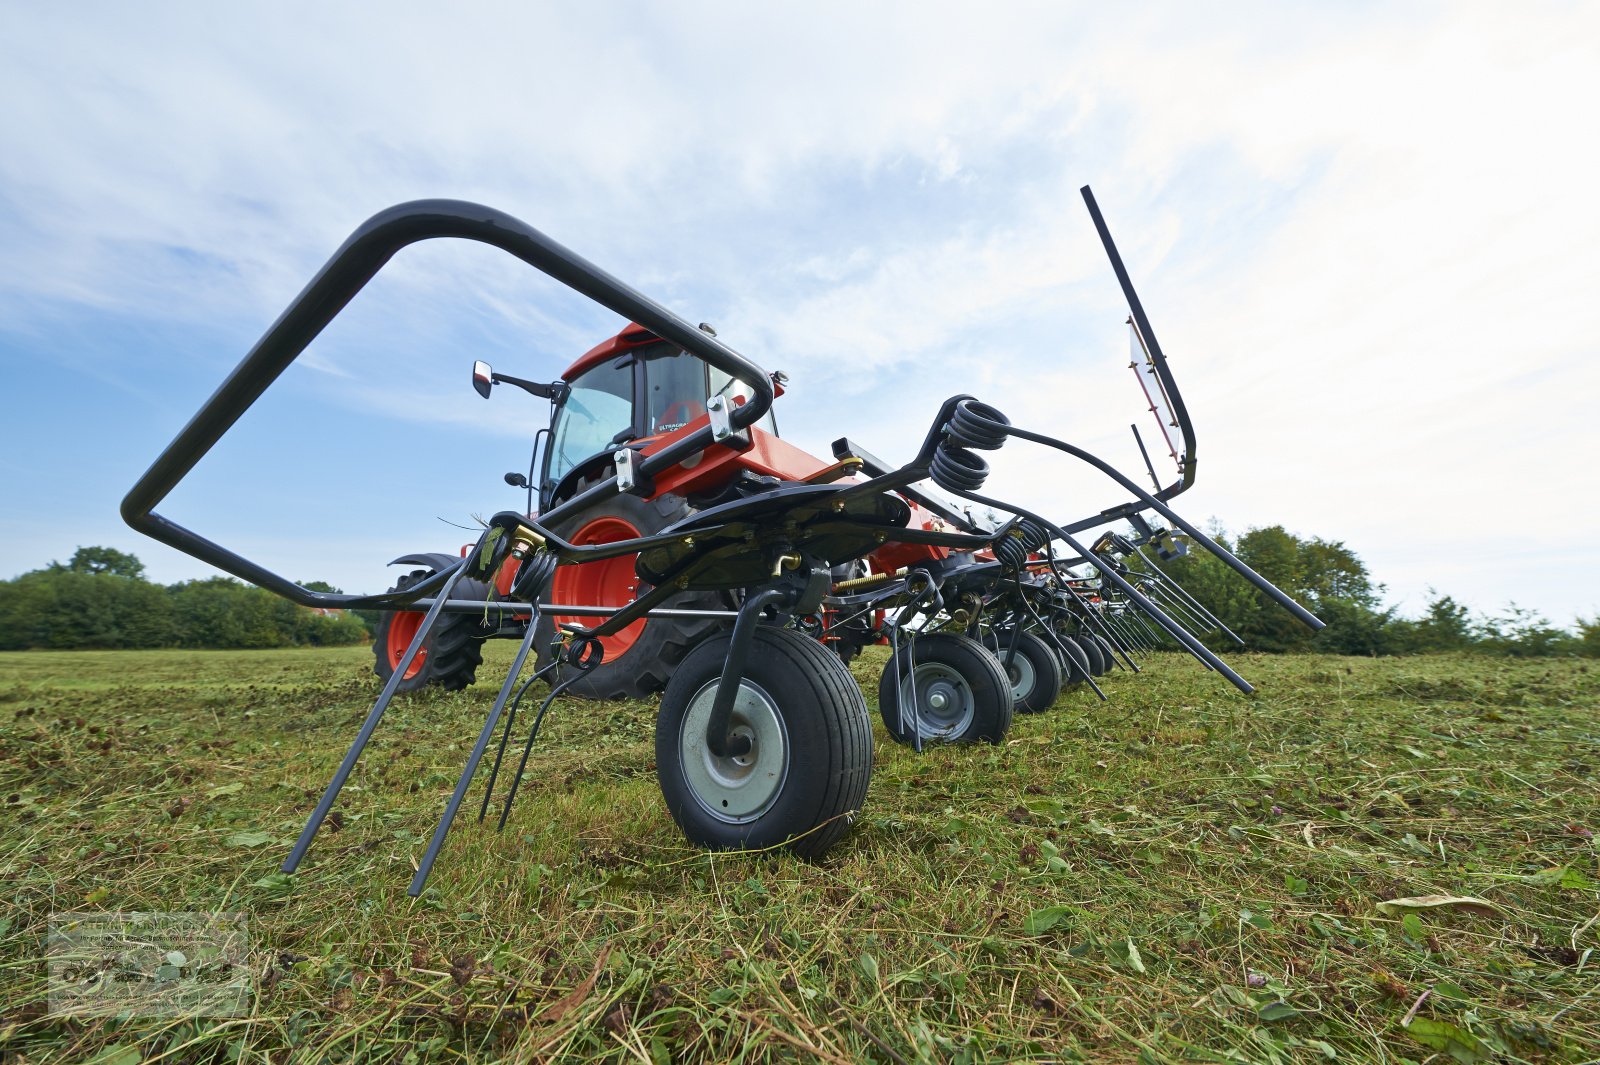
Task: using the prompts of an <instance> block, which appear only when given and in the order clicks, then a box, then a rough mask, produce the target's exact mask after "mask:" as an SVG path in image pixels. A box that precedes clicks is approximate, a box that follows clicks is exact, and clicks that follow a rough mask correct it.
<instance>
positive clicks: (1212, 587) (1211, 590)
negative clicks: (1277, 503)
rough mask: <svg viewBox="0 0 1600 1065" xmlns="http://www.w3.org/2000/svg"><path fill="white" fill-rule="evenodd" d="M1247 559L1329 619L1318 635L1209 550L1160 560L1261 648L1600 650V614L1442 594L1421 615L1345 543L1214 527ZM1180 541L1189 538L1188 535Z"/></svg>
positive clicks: (1274, 529) (1524, 653)
mask: <svg viewBox="0 0 1600 1065" xmlns="http://www.w3.org/2000/svg"><path fill="white" fill-rule="evenodd" d="M1211 535H1212V537H1213V539H1216V540H1217V541H1218V542H1219V543H1221V544H1222V545H1223V546H1224V547H1226V548H1228V550H1230V551H1232V552H1233V553H1234V554H1235V555H1237V556H1238V557H1239V560H1240V561H1241V562H1243V563H1245V565H1247V566H1249V567H1250V568H1251V569H1253V570H1255V571H1256V572H1257V573H1259V574H1261V575H1262V576H1263V577H1265V578H1267V580H1269V581H1271V582H1272V583H1273V584H1276V585H1277V586H1278V587H1279V588H1282V589H1283V590H1284V591H1286V592H1288V593H1289V594H1290V595H1292V596H1294V597H1295V598H1296V599H1298V600H1299V601H1300V602H1302V603H1304V604H1305V605H1306V607H1307V608H1309V609H1310V610H1311V612H1312V613H1314V614H1316V615H1317V616H1318V617H1319V618H1321V619H1322V620H1323V621H1325V622H1327V628H1325V629H1323V630H1322V631H1320V632H1317V633H1313V632H1311V631H1310V630H1309V629H1307V628H1306V627H1305V626H1304V625H1301V624H1300V623H1299V622H1298V621H1296V620H1295V619H1294V618H1292V617H1290V616H1289V614H1288V613H1287V612H1286V611H1285V610H1283V608H1281V607H1279V606H1278V605H1277V604H1276V603H1274V602H1273V601H1272V600H1270V599H1268V598H1267V596H1266V595H1265V594H1263V593H1262V592H1260V591H1257V590H1256V588H1255V587H1254V586H1253V585H1251V584H1249V583H1247V582H1246V581H1244V580H1241V579H1240V578H1239V576H1238V575H1237V574H1235V573H1234V572H1233V571H1232V570H1231V569H1229V568H1228V567H1227V565H1226V564H1224V563H1223V562H1221V561H1219V560H1218V559H1217V558H1215V557H1214V556H1212V555H1211V554H1209V553H1208V552H1205V551H1199V550H1196V551H1190V552H1189V553H1188V554H1187V555H1185V556H1183V557H1182V558H1179V559H1175V560H1173V561H1170V562H1160V561H1158V560H1152V561H1153V562H1154V564H1155V565H1156V566H1158V567H1159V568H1160V569H1161V570H1162V571H1163V572H1164V573H1166V574H1167V575H1168V576H1170V577H1172V578H1173V579H1175V580H1176V581H1177V582H1178V583H1179V584H1181V585H1183V587H1184V589H1185V590H1187V591H1188V592H1189V593H1190V594H1191V595H1193V596H1194V597H1195V598H1196V599H1198V600H1200V602H1202V603H1204V604H1205V605H1206V606H1207V607H1208V608H1209V609H1210V610H1211V612H1212V613H1214V614H1216V615H1217V617H1218V619H1219V620H1221V621H1222V622H1223V623H1224V624H1226V625H1227V626H1228V627H1229V628H1231V629H1232V630H1233V631H1234V632H1236V633H1238V634H1239V636H1240V637H1242V638H1243V639H1244V641H1245V643H1246V644H1247V645H1248V646H1249V648H1250V649H1251V650H1256V651H1324V652H1329V653H1332V654H1347V655H1404V654H1426V653H1428V652H1433V651H1469V650H1471V651H1483V652H1488V653H1491V654H1501V655H1511V656H1516V657H1539V656H1548V655H1584V656H1590V657H1594V656H1600V618H1582V617H1580V618H1578V619H1577V620H1576V623H1575V625H1574V627H1573V629H1565V628H1561V627H1559V626H1556V625H1553V624H1551V623H1550V621H1549V620H1548V619H1546V618H1545V617H1544V616H1542V615H1541V614H1539V613H1538V612H1537V611H1533V610H1528V609H1526V608H1523V607H1519V606H1517V605H1516V604H1515V603H1511V604H1509V605H1508V606H1507V607H1506V608H1505V610H1504V611H1502V612H1501V613H1499V614H1497V615H1492V616H1485V615H1475V614H1473V612H1472V611H1471V610H1469V609H1468V608H1467V607H1466V606H1464V605H1462V604H1461V603H1458V602H1456V601H1455V600H1454V599H1453V598H1451V597H1450V596H1448V595H1441V594H1439V593H1436V592H1432V590H1431V589H1430V594H1431V595H1432V598H1431V599H1430V600H1429V601H1428V604H1427V606H1426V607H1425V608H1424V609H1423V612H1422V616H1421V617H1417V618H1409V617H1404V616H1401V615H1400V613H1399V612H1398V608H1396V607H1384V606H1383V605H1382V603H1381V596H1382V593H1383V591H1384V586H1383V585H1381V584H1375V583H1374V582H1373V580H1372V575H1371V574H1370V573H1369V572H1368V571H1367V566H1366V563H1364V562H1363V561H1362V560H1361V558H1360V557H1359V556H1358V555H1357V554H1356V553H1355V552H1354V551H1352V550H1350V549H1349V548H1348V547H1346V546H1345V545H1344V544H1343V543H1341V542H1339V541H1337V540H1324V539H1322V538H1320V537H1312V538H1310V539H1302V538H1301V537H1298V536H1296V535H1294V534H1293V533H1291V532H1289V531H1288V530H1286V529H1285V528H1284V527H1283V526H1281V525H1270V526H1267V527H1266V528H1260V529H1250V530H1248V531H1246V532H1245V533H1243V534H1241V535H1240V536H1239V537H1238V538H1237V540H1232V539H1230V537H1229V536H1228V535H1227V534H1226V533H1225V532H1223V531H1222V530H1214V531H1212V533H1211ZM1180 539H1181V537H1180Z"/></svg>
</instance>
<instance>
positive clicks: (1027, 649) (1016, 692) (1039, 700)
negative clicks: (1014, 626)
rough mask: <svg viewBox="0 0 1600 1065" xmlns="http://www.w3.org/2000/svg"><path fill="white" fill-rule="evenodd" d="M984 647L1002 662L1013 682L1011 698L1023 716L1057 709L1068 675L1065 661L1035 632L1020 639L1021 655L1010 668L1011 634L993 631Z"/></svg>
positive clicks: (1022, 634) (1018, 642)
mask: <svg viewBox="0 0 1600 1065" xmlns="http://www.w3.org/2000/svg"><path fill="white" fill-rule="evenodd" d="M983 645H984V646H985V647H987V648H988V649H989V650H990V651H993V652H994V656H995V657H996V658H998V659H999V660H1000V668H1001V669H1003V670H1005V672H1006V675H1007V676H1008V677H1009V678H1010V680H1011V695H1012V697H1013V698H1014V699H1015V700H1016V710H1017V713H1019V714H1039V713H1043V712H1044V711H1046V710H1048V709H1050V708H1051V707H1052V706H1054V705H1055V701H1056V697H1057V696H1059V695H1060V694H1061V681H1062V677H1063V676H1064V672H1063V670H1062V668H1061V660H1060V659H1059V658H1057V657H1056V653H1055V651H1054V650H1053V649H1052V648H1051V647H1050V645H1049V644H1047V643H1046V642H1045V641H1044V640H1041V639H1040V638H1039V637H1038V636H1035V635H1034V634H1033V633H1031V632H1022V633H1019V634H1018V635H1017V653H1016V654H1015V655H1014V656H1012V659H1011V664H1010V665H1009V666H1007V665H1006V655H1007V654H1008V653H1009V652H1010V650H1011V633H1010V632H1005V631H991V632H990V633H989V634H988V635H986V636H985V637H984V640H983Z"/></svg>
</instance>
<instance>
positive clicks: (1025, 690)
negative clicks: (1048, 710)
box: [1000, 651, 1036, 699]
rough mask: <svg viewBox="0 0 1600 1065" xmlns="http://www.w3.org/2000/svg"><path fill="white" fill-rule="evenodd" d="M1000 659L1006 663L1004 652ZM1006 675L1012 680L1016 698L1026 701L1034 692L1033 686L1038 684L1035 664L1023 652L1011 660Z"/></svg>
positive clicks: (1012, 691) (1013, 693)
mask: <svg viewBox="0 0 1600 1065" xmlns="http://www.w3.org/2000/svg"><path fill="white" fill-rule="evenodd" d="M1000 657H1001V660H1002V661H1004V659H1005V654H1004V652H1002V653H1001V656H1000ZM1006 675H1007V676H1009V677H1010V678H1011V694H1012V695H1013V696H1014V697H1016V698H1018V699H1026V698H1027V697H1028V696H1029V694H1031V693H1032V692H1033V686H1034V684H1035V683H1036V681H1035V677H1034V671H1033V663H1032V662H1030V661H1029V660H1028V659H1027V657H1026V656H1024V655H1023V654H1022V652H1020V651H1019V652H1017V654H1016V655H1015V656H1014V657H1013V658H1012V659H1011V665H1010V666H1009V667H1008V668H1007V669H1006Z"/></svg>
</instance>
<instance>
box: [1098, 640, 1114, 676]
mask: <svg viewBox="0 0 1600 1065" xmlns="http://www.w3.org/2000/svg"><path fill="white" fill-rule="evenodd" d="M1094 641H1095V643H1098V644H1099V645H1100V656H1101V657H1102V658H1104V659H1105V660H1106V669H1108V670H1109V669H1111V668H1112V667H1114V666H1116V665H1117V652H1116V649H1115V648H1113V647H1112V646H1111V641H1110V640H1108V639H1106V638H1105V637H1104V636H1101V635H1100V634H1099V633H1096V634H1095V637H1094Z"/></svg>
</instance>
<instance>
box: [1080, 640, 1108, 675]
mask: <svg viewBox="0 0 1600 1065" xmlns="http://www.w3.org/2000/svg"><path fill="white" fill-rule="evenodd" d="M1072 641H1073V642H1074V643H1076V644H1077V645H1078V647H1079V649H1081V650H1082V651H1083V654H1084V657H1085V658H1087V659H1088V660H1089V675H1090V676H1091V677H1098V676H1101V675H1103V674H1104V673H1105V671H1106V666H1107V665H1108V663H1107V662H1106V652H1105V649H1104V648H1103V647H1101V646H1100V641H1099V640H1096V639H1095V638H1094V637H1093V636H1092V635H1090V634H1089V633H1087V632H1080V633H1078V635H1076V636H1074V637H1072Z"/></svg>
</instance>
